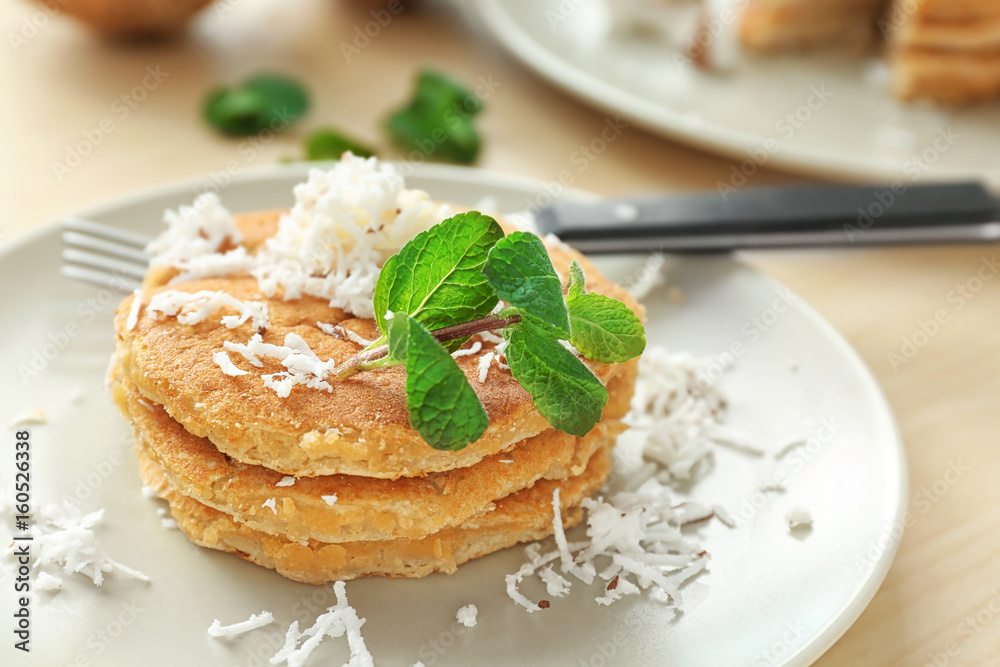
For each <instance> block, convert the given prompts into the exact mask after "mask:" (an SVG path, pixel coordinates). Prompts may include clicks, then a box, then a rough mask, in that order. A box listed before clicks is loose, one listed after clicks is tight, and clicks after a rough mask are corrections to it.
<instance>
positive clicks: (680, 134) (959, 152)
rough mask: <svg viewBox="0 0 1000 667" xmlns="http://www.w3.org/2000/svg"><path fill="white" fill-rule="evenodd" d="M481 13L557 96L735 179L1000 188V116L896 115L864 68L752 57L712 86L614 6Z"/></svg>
mask: <svg viewBox="0 0 1000 667" xmlns="http://www.w3.org/2000/svg"><path fill="white" fill-rule="evenodd" d="M476 2H477V6H478V10H479V13H480V15H481V20H482V24H483V26H484V27H485V29H486V30H488V31H489V32H491V33H492V34H493V35H495V36H496V38H497V39H499V40H500V42H502V43H503V44H504V46H505V47H506V48H507V49H509V50H510V51H511V52H512V53H513V54H515V55H516V56H517V57H518V58H519V59H520V60H521V61H523V62H524V63H525V64H526V65H527V66H528V67H530V68H532V69H534V70H535V71H536V72H538V73H539V74H541V75H542V76H544V77H545V78H547V79H549V80H550V81H551V82H553V83H554V84H556V85H557V86H559V87H561V88H563V89H565V90H567V91H568V92H570V93H571V94H573V95H575V96H578V97H580V98H581V99H583V100H586V101H587V102H589V103H590V104H592V105H594V106H596V107H598V108H600V109H602V110H604V111H606V112H608V113H610V114H621V116H622V117H623V118H625V119H628V120H629V121H631V122H634V123H635V124H637V125H640V126H642V127H643V128H645V129H647V130H649V131H651V132H655V133H658V134H662V135H664V136H666V137H669V138H672V139H675V140H678V141H682V142H684V143H688V144H691V145H693V146H697V147H700V148H704V149H707V150H710V151H713V152H716V153H720V154H722V155H725V156H728V157H731V158H733V159H734V160H736V161H737V165H739V166H741V167H742V166H743V165H742V164H741V163H743V161H744V160H750V161H751V163H750V164H748V165H746V171H748V172H750V170H751V169H752V170H753V171H756V170H757V169H758V168H760V167H762V166H765V165H766V166H767V167H777V168H783V169H788V170H794V171H802V172H807V173H811V174H815V175H820V176H826V177H832V178H838V179H851V180H855V179H857V180H860V179H864V180H874V181H893V180H897V179H899V180H902V181H904V182H910V181H914V180H919V179H924V178H926V179H938V180H940V179H957V178H965V177H976V178H983V179H986V180H988V181H989V183H990V184H991V185H993V186H994V187H1000V150H998V149H1000V104H992V105H985V106H980V107H971V108H968V109H958V110H948V109H944V108H938V107H933V106H929V105H926V104H903V103H901V102H899V101H897V100H895V99H893V98H892V97H891V95H890V94H889V92H888V91H887V90H885V89H884V88H883V87H882V86H880V85H879V84H878V83H877V81H873V80H872V79H877V78H878V76H877V75H874V73H873V68H874V67H877V65H875V63H874V61H873V60H872V59H871V58H869V59H865V58H861V57H852V56H851V55H849V54H842V53H817V54H807V55H800V56H786V57H780V56H779V57H774V58H762V57H755V56H747V59H746V60H745V62H744V63H742V64H741V65H740V66H739V67H738V68H737V69H736V70H735V71H733V72H732V73H728V74H712V73H707V72H705V71H703V70H700V69H699V68H697V67H694V66H692V65H691V64H690V61H689V60H687V59H686V58H683V57H681V56H680V54H678V52H677V51H676V50H675V49H674V48H673V47H671V46H670V45H669V44H668V43H666V42H665V41H664V40H663V39H662V38H657V37H656V36H652V35H646V36H636V35H634V34H631V33H629V34H625V33H623V32H622V31H616V30H614V29H613V21H612V16H611V10H610V2H611V0H476ZM817 93H818V94H817ZM754 165H756V166H754ZM750 173H753V172H750ZM734 179H735V180H736V181H737V183H734V185H735V187H739V183H738V181H739V177H738V176H735V175H734Z"/></svg>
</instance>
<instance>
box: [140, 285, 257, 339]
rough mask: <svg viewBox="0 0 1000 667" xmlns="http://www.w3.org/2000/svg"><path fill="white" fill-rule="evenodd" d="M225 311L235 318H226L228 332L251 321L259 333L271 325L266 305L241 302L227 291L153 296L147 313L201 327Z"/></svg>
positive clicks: (251, 324)
mask: <svg viewBox="0 0 1000 667" xmlns="http://www.w3.org/2000/svg"><path fill="white" fill-rule="evenodd" d="M223 308H232V309H233V310H235V311H236V315H226V316H224V317H223V318H222V323H223V324H224V325H225V326H226V328H228V329H235V328H236V327H238V326H240V325H241V324H244V323H246V322H247V321H249V322H250V326H251V327H252V328H253V329H254V330H255V331H256V330H260V329H266V328H267V326H268V319H267V304H266V303H263V302H260V301H240V300H239V299H237V298H236V297H234V296H231V295H229V294H226V293H225V292H213V291H210V290H200V291H198V292H195V293H194V294H191V293H190V292H181V291H178V290H167V291H165V292H160V293H159V294H156V295H154V296H153V298H152V299H150V301H149V305H148V306H147V307H146V312H148V313H152V314H153V315H154V316H155V315H156V314H157V313H159V314H162V315H165V316H167V317H176V318H177V321H178V322H180V323H181V324H192V325H193V324H199V323H201V322H204V321H205V320H207V319H208V318H209V317H211V316H213V315H214V314H215V313H216V312H218V311H219V310H222V309H223Z"/></svg>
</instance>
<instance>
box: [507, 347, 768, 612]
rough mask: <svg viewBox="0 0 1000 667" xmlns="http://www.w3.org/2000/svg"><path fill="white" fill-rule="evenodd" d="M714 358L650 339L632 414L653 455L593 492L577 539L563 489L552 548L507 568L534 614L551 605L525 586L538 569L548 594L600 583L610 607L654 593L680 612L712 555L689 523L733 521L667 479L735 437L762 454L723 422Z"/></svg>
mask: <svg viewBox="0 0 1000 667" xmlns="http://www.w3.org/2000/svg"><path fill="white" fill-rule="evenodd" d="M710 363H712V360H711V359H705V360H698V359H696V358H694V357H692V356H691V355H689V354H673V353H671V352H669V351H668V350H666V349H664V348H659V347H652V346H651V347H647V348H646V351H645V352H644V353H643V356H642V359H641V360H640V365H639V378H638V379H637V381H636V393H635V397H634V398H633V401H632V411H631V412H630V414H629V416H628V417H627V418H626V421H627V422H628V423H629V424H631V425H632V427H633V430H632V431H631V432H630V433H631V439H632V441H633V442H634V443H636V444H638V445H639V447H640V448H641V451H642V457H643V458H644V459H645V460H646V461H647V462H646V463H645V464H644V465H642V466H641V467H639V468H638V469H637V470H635V471H634V472H633V473H631V474H630V475H628V476H623V478H621V479H620V480H619V483H618V484H616V487H618V488H620V490H618V491H615V492H609V491H608V490H607V489H606V495H605V496H603V497H598V498H596V499H592V498H587V499H585V500H584V501H583V503H582V505H583V507H584V509H586V510H587V522H586V525H587V529H586V539H585V540H581V541H579V542H569V541H568V540H567V537H566V534H565V532H564V530H563V526H562V519H561V517H562V513H561V511H560V503H559V491H558V490H557V491H556V492H555V494H554V497H553V499H552V505H553V517H554V518H553V539H552V541H553V542H554V548H549V549H548V550H547V551H543V546H542V543H535V544H532V545H530V546H528V547H527V548H526V549H525V556H526V558H527V560H526V562H525V564H524V565H523V566H522V567H521V568H520V569H519V570H518V571H517V572H515V573H513V574H510V575H507V577H506V583H507V594H508V595H509V596H510V598H511V599H512V600H514V602H516V603H517V604H519V605H521V606H522V607H524V608H525V609H527V610H528V611H529V612H534V611H538V610H539V609H543V608H547V607H548V606H549V604H548V602H547V601H546V600H542V601H540V602H535V601H533V600H531V599H529V598H528V597H527V596H526V595H525V594H524V593H523V592H522V591H521V589H520V587H521V584H522V583H524V581H525V579H526V578H527V577H529V576H531V575H534V577H536V578H537V579H538V582H539V583H540V584H541V585H543V586H544V587H545V592H546V594H547V595H548V596H549V597H553V598H559V597H563V596H565V595H568V594H569V592H570V590H571V589H572V586H573V583H574V581H578V582H582V583H583V584H585V585H591V584H593V583H594V582H597V581H599V582H601V584H602V588H603V590H602V591H601V593H600V594H599V595H598V596H597V597H596V598H595V601H596V602H597V603H598V604H600V605H610V604H612V603H613V602H615V601H617V600H620V599H621V598H623V597H625V596H627V595H637V594H639V593H641V592H642V591H648V593H649V595H650V596H651V597H652V598H653V599H654V600H658V601H660V602H662V603H664V604H666V605H667V606H668V607H670V608H672V609H674V610H679V609H680V608H681V604H682V595H681V589H682V587H683V585H684V584H685V583H686V582H688V581H690V580H691V579H692V578H694V577H695V576H697V575H698V574H699V573H701V572H702V571H704V570H705V568H706V567H707V566H708V562H709V555H708V553H707V552H706V551H705V549H703V548H702V547H701V546H700V545H698V544H696V543H694V542H693V541H691V540H690V539H688V538H687V537H686V536H685V534H684V530H683V529H684V527H685V526H688V525H690V524H694V523H697V522H700V521H706V520H708V519H712V518H715V519H717V520H719V521H720V522H722V523H723V524H725V525H726V526H729V527H730V528H732V527H734V526H735V522H734V521H733V519H732V517H730V516H729V514H728V512H726V510H725V509H723V508H722V507H719V506H717V505H716V506H710V505H705V504H702V503H699V502H693V501H687V502H676V501H675V500H674V498H673V493H672V492H671V489H670V488H669V487H668V486H667V485H669V484H671V483H673V482H675V481H677V480H689V479H691V477H692V476H693V473H694V471H695V470H696V468H697V467H698V463H699V462H700V461H702V460H703V459H705V458H706V457H707V456H709V455H710V454H711V445H713V444H727V445H730V446H737V448H739V449H741V450H744V451H750V452H751V453H755V450H754V449H753V448H752V446H751V445H750V444H749V441H748V439H747V438H746V437H745V436H743V435H741V434H739V433H738V432H735V431H733V430H732V429H729V428H727V427H725V426H724V425H723V424H722V420H723V419H724V417H725V400H724V399H723V397H722V395H721V394H720V393H719V391H718V390H717V389H716V388H715V387H714V386H713V385H712V384H711V383H710V382H708V381H707V379H706V378H707V376H706V375H705V371H706V369H707V368H708V367H709V364H710Z"/></svg>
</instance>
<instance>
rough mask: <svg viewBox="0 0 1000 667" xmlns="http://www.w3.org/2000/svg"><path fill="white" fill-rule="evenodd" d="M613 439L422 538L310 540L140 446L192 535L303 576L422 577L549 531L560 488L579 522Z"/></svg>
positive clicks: (142, 459)
mask: <svg viewBox="0 0 1000 667" xmlns="http://www.w3.org/2000/svg"><path fill="white" fill-rule="evenodd" d="M611 445H612V443H611V442H608V443H607V446H604V447H601V448H600V449H599V450H598V451H597V453H596V454H594V456H593V458H592V459H591V461H590V463H589V464H588V466H587V468H586V470H585V471H584V472H583V473H582V474H581V475H578V476H576V477H570V478H568V479H565V480H560V481H555V480H543V481H540V482H538V483H536V484H535V485H534V486H532V487H531V488H530V489H525V490H523V491H519V492H517V493H515V494H513V495H511V496H508V497H506V498H504V499H502V500H500V501H498V502H497V503H496V506H495V508H494V509H493V510H492V511H489V512H484V513H483V514H480V515H478V516H476V517H473V518H471V519H469V520H467V521H466V522H465V523H463V524H461V525H459V526H457V527H453V528H446V529H444V530H441V531H439V532H437V533H434V534H432V535H429V536H427V537H424V538H421V539H406V538H402V539H397V540H382V541H376V542H364V541H360V542H343V543H340V544H329V543H324V542H318V541H315V540H310V541H309V542H308V543H307V544H299V543H297V542H293V541H289V540H288V539H286V538H284V537H280V536H274V535H268V534H267V533H263V532H261V531H258V530H254V529H253V528H250V527H249V526H246V525H243V524H240V523H237V522H236V521H235V520H234V519H233V518H232V517H231V516H230V515H228V514H226V513H224V512H219V511H218V510H215V509H212V508H211V507H208V506H206V505H203V504H201V503H199V502H198V501H196V500H194V499H192V498H190V497H188V496H185V495H184V494H182V493H180V492H179V491H177V490H176V489H174V488H173V487H172V486H171V484H170V481H169V479H168V476H167V474H166V473H165V472H164V471H163V468H162V467H160V466H159V464H157V463H156V461H154V460H153V459H152V458H150V457H149V456H147V455H146V454H145V452H144V451H143V450H141V449H139V450H137V455H138V457H139V470H140V474H141V475H142V479H143V481H144V482H145V483H146V484H147V485H148V486H150V487H151V488H152V489H153V490H154V491H155V492H156V493H157V494H158V495H159V496H160V497H162V498H164V499H165V500H166V501H167V502H168V503H169V504H170V511H171V514H172V515H173V516H174V518H175V519H176V520H177V523H178V525H179V527H180V529H181V530H182V531H184V533H186V534H187V535H188V537H190V538H191V540H192V541H193V542H195V543H196V544H199V545H201V546H204V547H209V548H211V549H218V550H220V551H228V552H231V553H236V554H238V555H239V556H241V557H243V558H245V559H247V560H250V561H253V562H254V563H257V564H258V565H262V566H264V567H268V568H272V569H275V570H277V571H278V572H279V573H280V574H282V575H284V576H286V577H288V578H289V579H294V580H296V581H302V582H306V583H315V584H319V583H324V582H328V581H334V580H339V581H344V580H348V579H354V578H357V577H363V576H369V575H379V576H386V577H423V576H426V575H428V574H430V573H432V572H444V573H449V574H450V573H453V572H455V570H456V569H457V568H458V566H459V565H461V564H462V563H464V562H466V561H468V560H471V559H473V558H479V557H480V556H484V555H486V554H488V553H492V552H494V551H498V550H500V549H503V548H506V547H509V546H513V545H515V544H517V543H518V542H526V541H530V540H537V539H541V538H543V537H546V536H548V535H551V534H552V519H553V508H552V497H553V493H554V491H555V490H556V489H560V494H559V495H560V505H561V509H562V520H563V524H564V525H565V526H567V527H568V526H572V525H576V524H577V523H579V522H580V520H581V518H582V516H583V512H582V510H581V509H580V507H579V505H580V503H581V501H582V500H583V499H584V498H586V497H587V496H589V495H591V494H593V493H594V492H596V491H597V490H598V489H600V488H601V486H602V485H603V483H604V480H605V478H606V477H607V475H608V472H609V470H610V450H611Z"/></svg>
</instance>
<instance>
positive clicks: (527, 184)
mask: <svg viewBox="0 0 1000 667" xmlns="http://www.w3.org/2000/svg"><path fill="white" fill-rule="evenodd" d="M324 164H332V162H327V163H324V162H300V163H288V164H279V165H266V166H261V167H254V168H252V169H247V170H245V171H244V172H242V173H240V174H236V175H234V176H233V180H232V182H233V183H235V182H241V183H252V182H255V181H267V180H273V179H276V178H289V177H295V176H299V177H304V176H305V175H307V174H308V172H309V170H311V169H314V168H322V167H323V165H324ZM394 164H398V163H394ZM410 175H412V176H416V177H418V178H427V179H431V180H447V181H452V182H459V183H462V182H464V183H471V182H475V183H477V184H480V185H482V184H489V185H492V186H496V187H506V188H511V189H520V190H523V191H524V192H541V191H542V190H543V187H544V181H542V180H540V179H536V178H532V177H528V176H522V175H517V174H510V173H505V172H498V171H493V170H486V169H480V168H476V167H461V166H454V165H444V164H420V165H416V166H415V169H414V170H413V171H412V172H411V174H410ZM208 182H210V177H209V176H207V175H206V176H196V177H189V178H185V179H179V180H176V181H172V182H168V183H166V184H161V185H157V186H152V187H148V188H143V189H140V190H137V191H134V192H130V193H127V194H124V195H121V196H119V197H115V198H112V199H110V200H106V201H103V202H100V203H98V204H94V205H91V206H88V207H86V208H84V209H80V210H79V212H77V213H75V214H74V215H77V216H80V217H92V218H100V217H101V216H102V214H107V213H109V212H112V211H114V210H116V209H122V208H126V207H128V206H135V205H141V204H142V203H143V202H144V201H147V200H150V199H154V198H158V197H171V196H178V195H180V194H182V193H192V194H193V193H194V192H195V191H197V189H198V187H199V186H203V185H204V184H205V183H208ZM224 191H225V188H223V192H224ZM564 196H566V197H568V198H573V199H578V200H583V201H586V200H596V199H599V198H600V196H599V195H597V194H596V193H591V192H587V191H584V190H579V189H575V188H566V189H565V191H564ZM61 219H62V218H55V219H52V220H50V221H48V222H44V223H41V224H39V225H36V226H35V227H33V228H32V229H29V230H28V231H26V232H24V233H21V234H18V235H17V236H15V237H14V238H12V239H10V240H9V241H8V242H6V243H4V244H3V246H2V247H0V259H2V258H3V257H4V256H5V255H7V254H8V253H13V252H20V251H21V250H24V249H27V248H28V246H30V245H32V244H33V243H38V242H45V240H46V239H45V237H47V236H49V235H51V236H52V239H51V240H52V242H53V243H57V244H58V243H59V232H60V220H61ZM732 262H733V263H734V264H736V265H738V266H739V267H740V268H741V269H743V270H746V271H750V272H752V273H753V274H755V275H756V276H757V277H758V278H760V279H762V280H764V281H766V282H767V283H769V284H770V285H771V286H773V287H783V285H782V283H781V282H780V281H778V280H777V279H776V278H773V277H771V276H769V275H767V274H765V273H763V272H761V271H759V270H757V269H756V268H754V267H752V266H750V265H748V264H746V263H745V262H743V261H741V260H740V259H739V256H738V255H736V256H734V257H733V258H732ZM797 306H798V308H799V309H800V310H801V313H802V315H803V316H804V317H805V318H806V319H807V320H808V321H809V322H810V323H811V324H813V325H815V326H817V327H818V329H820V330H821V331H822V333H823V334H824V336H825V337H826V338H827V340H828V341H830V342H831V343H832V344H834V345H835V346H836V348H837V350H838V351H839V353H840V354H841V355H842V357H843V358H844V359H845V360H847V361H848V362H849V363H850V364H851V366H852V367H853V372H854V374H855V375H856V376H857V377H858V378H859V379H860V380H862V381H863V383H864V385H865V386H866V388H867V389H868V390H869V391H871V392H873V395H874V396H875V397H876V399H877V401H878V406H877V407H878V410H877V414H878V415H879V418H880V419H883V420H886V422H885V423H886V425H887V426H888V427H889V430H890V432H891V434H892V437H893V440H894V443H893V447H892V448H891V451H892V453H893V454H894V458H895V459H896V461H897V463H898V470H897V472H898V484H899V494H898V497H897V498H896V507H895V520H894V524H893V525H902V524H903V518H904V516H905V514H906V512H907V507H908V505H907V499H908V497H909V472H908V465H907V458H906V450H905V445H904V441H903V438H902V433H901V430H900V428H899V424H898V421H897V419H896V416H895V413H894V412H893V410H892V406H891V404H890V403H889V401H888V399H887V398H886V396H885V393H884V391H883V390H882V387H881V386H880V385H879V383H878V381H877V380H876V378H875V376H874V374H873V373H872V372H871V370H870V369H869V368H868V365H867V364H866V363H865V361H864V360H863V359H862V358H861V356H860V355H859V354H858V352H857V351H856V350H855V349H854V348H853V346H852V345H851V344H850V342H849V341H848V340H847V339H846V338H845V337H844V336H843V334H841V333H840V332H839V331H838V330H837V329H836V328H835V327H834V326H833V325H832V324H831V323H830V322H829V321H827V320H826V318H824V317H823V316H822V315H821V314H820V313H819V311H817V310H816V309H815V308H814V307H813V306H812V305H811V304H810V303H808V302H807V301H804V300H799V303H798V304H797ZM901 541H902V540H901V538H900V539H894V540H892V541H891V542H890V544H889V545H888V547H887V548H886V549H884V550H883V551H882V554H881V556H880V558H879V559H878V561H877V562H876V563H875V564H874V566H873V567H872V569H871V571H870V572H869V573H868V576H867V577H866V578H865V579H864V580H863V581H862V582H861V583H860V584H859V585H858V586H857V587H856V588H855V590H854V592H853V594H852V596H851V597H850V599H849V600H847V601H846V602H845V603H844V604H843V605H842V606H841V607H840V608H839V610H838V611H837V612H836V613H835V614H834V616H833V617H832V618H831V619H830V620H829V621H828V622H827V624H826V626H825V627H823V629H822V630H820V631H819V632H818V634H816V635H815V636H814V638H813V639H812V640H811V641H810V642H809V643H807V644H805V645H803V646H802V647H801V648H800V649H799V650H798V651H797V652H795V653H793V654H791V655H789V656H787V657H786V659H785V660H784V661H783V662H781V663H780V664H781V665H786V666H787V665H797V664H802V665H808V664H811V663H812V662H814V661H815V660H817V659H819V658H820V657H821V656H822V655H823V654H824V653H826V652H827V651H828V650H829V649H830V648H831V647H832V646H833V645H834V644H835V643H836V642H837V641H838V640H839V639H840V638H841V637H842V636H843V635H844V634H845V633H846V632H847V630H849V629H850V628H851V627H852V626H853V625H854V623H855V622H856V621H857V619H858V618H859V617H860V616H861V614H862V613H863V612H864V610H865V609H867V607H868V606H869V604H870V603H871V600H872V599H873V598H874V597H875V595H876V594H877V593H878V590H879V589H880V587H881V585H882V583H883V582H884V580H885V578H886V576H887V575H888V573H889V570H890V569H891V567H892V564H893V563H894V561H895V557H896V554H897V552H898V550H899V546H900V543H901Z"/></svg>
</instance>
